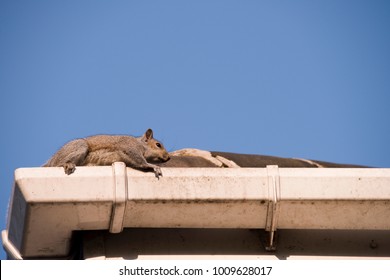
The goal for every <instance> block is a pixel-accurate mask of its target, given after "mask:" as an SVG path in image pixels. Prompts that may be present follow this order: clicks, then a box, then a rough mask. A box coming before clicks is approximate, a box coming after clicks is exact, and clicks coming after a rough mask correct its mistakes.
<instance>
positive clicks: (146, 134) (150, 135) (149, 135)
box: [143, 128, 153, 141]
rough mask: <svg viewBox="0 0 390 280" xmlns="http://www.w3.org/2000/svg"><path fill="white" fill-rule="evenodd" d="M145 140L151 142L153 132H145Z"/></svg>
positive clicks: (150, 130)
mask: <svg viewBox="0 0 390 280" xmlns="http://www.w3.org/2000/svg"><path fill="white" fill-rule="evenodd" d="M143 138H144V139H145V140H146V141H147V140H150V139H153V130H152V129H150V128H149V129H148V130H147V131H146V132H145V134H144V137H143Z"/></svg>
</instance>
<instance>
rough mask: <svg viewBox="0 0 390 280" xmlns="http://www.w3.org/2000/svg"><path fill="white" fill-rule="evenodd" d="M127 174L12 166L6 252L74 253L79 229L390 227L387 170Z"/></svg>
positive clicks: (120, 167)
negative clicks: (69, 172) (74, 237)
mask: <svg viewBox="0 0 390 280" xmlns="http://www.w3.org/2000/svg"><path fill="white" fill-rule="evenodd" d="M163 174H164V176H163V177H161V178H160V179H159V180H158V179H156V177H155V176H154V174H151V173H144V172H140V171H137V170H134V169H131V168H126V166H125V165H124V164H123V163H114V164H113V165H112V167H107V166H104V167H102V166H100V167H77V170H76V172H75V173H73V174H72V175H66V174H64V172H63V168H60V167H44V168H19V169H17V170H15V184H14V188H13V192H12V198H11V205H10V211H9V216H8V224H7V229H6V230H3V232H2V240H3V246H4V248H5V249H6V251H7V253H8V254H9V256H10V257H12V258H15V259H22V258H37V257H43V258H54V257H63V256H66V255H68V254H69V251H70V241H71V238H72V232H73V231H77V230H109V231H110V232H111V233H119V232H121V231H122V230H123V228H131V227H148V228H242V229H265V230H266V231H268V232H269V233H270V234H269V240H268V241H267V244H266V247H267V248H268V249H269V250H274V249H275V244H274V241H273V239H274V238H273V236H274V233H275V231H276V230H277V229H348V230H368V229H370V230H390V219H389V217H390V169H380V168H369V169H365V168H351V169H350V168H337V169H336V168H319V169H313V168H278V167H277V166H268V167H267V168H232V169H229V168H163Z"/></svg>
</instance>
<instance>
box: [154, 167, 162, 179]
mask: <svg viewBox="0 0 390 280" xmlns="http://www.w3.org/2000/svg"><path fill="white" fill-rule="evenodd" d="M153 170H154V174H155V175H156V177H157V179H160V176H161V177H162V175H163V174H162V172H161V168H160V167H158V166H155V167H153Z"/></svg>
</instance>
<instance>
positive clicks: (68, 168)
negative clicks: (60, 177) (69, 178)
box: [63, 162, 76, 175]
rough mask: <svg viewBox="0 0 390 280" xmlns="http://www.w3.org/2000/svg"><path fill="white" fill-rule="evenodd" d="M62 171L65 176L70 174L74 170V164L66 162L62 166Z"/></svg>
mask: <svg viewBox="0 0 390 280" xmlns="http://www.w3.org/2000/svg"><path fill="white" fill-rule="evenodd" d="M63 167H64V171H65V173H66V174H67V175H70V174H72V173H73V172H74V171H75V170H76V164H74V163H71V162H67V163H65V164H64V165H63Z"/></svg>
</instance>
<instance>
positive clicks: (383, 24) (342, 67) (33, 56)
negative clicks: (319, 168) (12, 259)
mask: <svg viewBox="0 0 390 280" xmlns="http://www.w3.org/2000/svg"><path fill="white" fill-rule="evenodd" d="M389 122H390V2H389V1H387V0H384V1H376V0H373V1H369V0H367V1H358V0H351V1H343V0H334V1H331V0H326V1H325V0H324V1H312V0H307V1H277V0H276V1H271V0H269V1H241V0H240V1H238V0H237V1H212V0H211V1H210V0H208V1H81V0H77V1H53V0H47V1H38V0H35V1H18V0H0V128H1V137H0V162H1V164H0V166H1V172H0V188H1V199H0V203H1V204H0V209H1V213H0V217H1V219H0V222H1V223H0V228H1V229H4V228H5V216H6V209H7V203H8V199H9V196H10V192H11V187H12V181H13V172H14V170H15V169H16V168H18V167H34V166H40V165H42V164H43V163H44V162H45V161H46V160H47V159H48V158H49V157H50V156H51V155H52V154H53V153H54V152H55V151H56V150H57V149H58V148H59V147H60V146H61V145H62V144H64V143H65V142H67V141H68V140H70V139H73V138H78V137H83V136H88V135H92V134H98V133H109V134H132V135H141V134H142V133H143V132H144V131H145V130H146V129H147V128H149V127H151V128H153V129H154V131H155V137H156V138H158V139H160V140H162V141H163V142H164V144H165V145H166V147H167V148H168V149H169V150H176V149H181V148H186V147H194V148H199V149H206V150H219V151H231V152H239V153H254V154H265V155H275V156H283V157H301V158H310V159H319V160H326V161H332V162H340V163H354V164H363V165H370V166H377V167H390V124H389ZM4 256H5V255H4V252H1V258H4Z"/></svg>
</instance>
